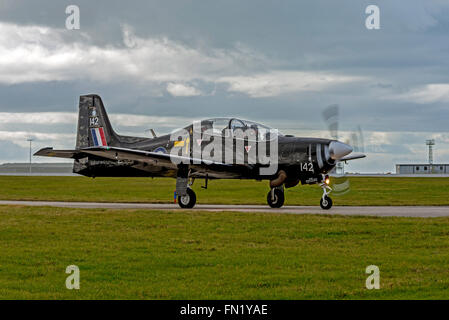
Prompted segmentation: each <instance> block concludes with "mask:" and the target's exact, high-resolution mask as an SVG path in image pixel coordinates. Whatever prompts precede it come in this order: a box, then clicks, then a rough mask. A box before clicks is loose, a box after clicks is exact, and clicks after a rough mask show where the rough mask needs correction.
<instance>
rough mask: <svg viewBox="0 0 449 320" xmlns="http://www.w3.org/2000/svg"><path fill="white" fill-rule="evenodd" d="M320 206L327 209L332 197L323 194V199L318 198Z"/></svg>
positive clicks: (329, 206)
mask: <svg viewBox="0 0 449 320" xmlns="http://www.w3.org/2000/svg"><path fill="white" fill-rule="evenodd" d="M320 207H321V209H323V210H329V209H330V208H331V207H332V199H331V198H329V197H328V196H324V199H323V198H321V199H320Z"/></svg>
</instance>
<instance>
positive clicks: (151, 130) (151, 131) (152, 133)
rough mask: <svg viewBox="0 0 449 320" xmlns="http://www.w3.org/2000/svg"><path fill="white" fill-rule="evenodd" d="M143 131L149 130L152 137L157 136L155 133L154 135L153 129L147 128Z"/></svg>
mask: <svg viewBox="0 0 449 320" xmlns="http://www.w3.org/2000/svg"><path fill="white" fill-rule="evenodd" d="M145 132H150V133H151V135H152V136H153V138H157V135H156V133H155V132H154V130H153V129H147V130H145Z"/></svg>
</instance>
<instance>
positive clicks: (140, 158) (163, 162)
mask: <svg viewBox="0 0 449 320" xmlns="http://www.w3.org/2000/svg"><path fill="white" fill-rule="evenodd" d="M35 155H36V156H45V157H58V158H69V159H81V158H84V157H88V156H95V157H96V158H99V159H106V160H113V161H125V160H127V161H136V162H140V163H145V164H148V165H153V166H159V167H164V168H167V169H177V163H189V168H191V169H192V176H194V177H204V176H206V175H208V176H209V177H211V178H212V177H215V178H238V177H241V176H242V175H245V176H247V175H249V174H251V172H252V171H253V169H254V166H252V165H246V164H242V165H232V164H227V163H222V162H216V161H210V160H203V159H196V158H190V157H183V156H177V155H171V154H166V153H158V152H151V151H144V150H138V149H128V148H120V147H89V148H83V149H80V150H53V148H44V149H41V150H39V151H38V152H36V153H35Z"/></svg>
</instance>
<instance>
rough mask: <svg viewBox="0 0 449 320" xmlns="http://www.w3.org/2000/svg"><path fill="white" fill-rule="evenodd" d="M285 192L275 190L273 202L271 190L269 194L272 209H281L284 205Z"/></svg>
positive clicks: (268, 198)
mask: <svg viewBox="0 0 449 320" xmlns="http://www.w3.org/2000/svg"><path fill="white" fill-rule="evenodd" d="M284 200H285V196H284V192H283V191H281V190H279V189H274V200H273V201H272V200H271V190H270V191H268V194H267V202H268V205H269V206H270V207H272V208H280V207H282V206H283V205H284Z"/></svg>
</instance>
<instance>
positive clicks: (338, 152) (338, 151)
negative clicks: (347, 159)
mask: <svg viewBox="0 0 449 320" xmlns="http://www.w3.org/2000/svg"><path fill="white" fill-rule="evenodd" d="M329 152H330V156H331V158H332V159H333V160H338V159H341V158H343V157H344V156H346V155H348V154H350V153H351V152H352V147H351V146H350V145H347V144H346V143H343V142H340V141H332V142H331V143H330V144H329Z"/></svg>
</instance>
